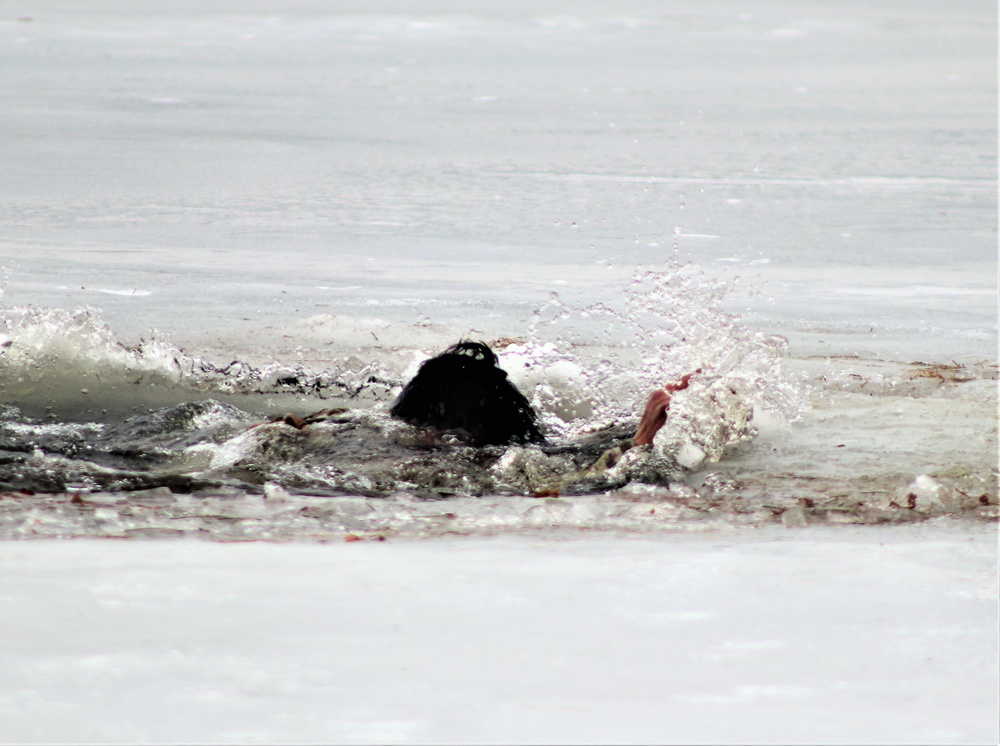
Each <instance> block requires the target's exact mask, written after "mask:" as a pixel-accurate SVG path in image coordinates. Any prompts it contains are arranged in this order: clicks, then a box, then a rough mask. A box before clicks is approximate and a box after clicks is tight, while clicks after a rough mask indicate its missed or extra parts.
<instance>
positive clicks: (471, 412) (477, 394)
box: [389, 341, 544, 446]
mask: <svg viewBox="0 0 1000 746" xmlns="http://www.w3.org/2000/svg"><path fill="white" fill-rule="evenodd" d="M389 411H390V413H391V414H392V416H393V417H396V418H397V419H400V420H403V421H404V422H409V423H410V424H412V425H419V426H421V427H433V428H436V429H438V430H449V431H453V432H456V433H458V434H459V435H461V436H462V437H464V438H466V439H467V440H468V441H469V442H470V443H472V444H473V445H477V446H483V445H506V444H508V443H536V442H539V441H541V440H544V438H543V436H542V433H541V432H540V431H539V429H538V416H537V415H536V414H535V410H534V409H532V408H531V404H530V403H529V402H528V400H527V399H526V398H525V397H524V394H522V393H521V392H520V391H518V390H517V388H516V387H515V386H514V384H512V383H511V382H510V381H509V380H508V379H507V374H506V373H505V372H504V371H503V369H501V368H500V366H499V361H498V360H497V356H496V355H495V354H494V353H493V350H491V349H490V348H489V347H487V346H486V345H485V344H483V343H481V342H469V341H462V342H459V343H458V344H455V345H452V346H451V347H449V348H448V349H447V350H445V351H444V352H442V353H441V354H440V355H438V356H437V357H433V358H431V359H430V360H426V361H424V362H423V363H422V364H421V366H420V370H418V371H417V375H416V376H414V377H413V380H411V381H410V382H409V383H407V384H406V386H404V387H403V390H402V392H400V394H399V396H398V397H397V398H396V401H395V402H394V403H393V405H392V408H391V409H390V410H389Z"/></svg>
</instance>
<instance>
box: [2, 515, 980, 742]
mask: <svg viewBox="0 0 1000 746" xmlns="http://www.w3.org/2000/svg"><path fill="white" fill-rule="evenodd" d="M996 560H997V532H996V528H995V526H984V525H981V524H979V525H975V524H968V523H951V522H949V523H946V524H942V525H937V526H930V525H928V524H920V525H916V526H914V525H909V526H898V527H895V528H893V529H891V530H888V529H882V530H880V531H873V530H872V529H870V528H867V527H839V528H836V529H832V528H808V529H799V530H797V531H795V532H789V531H787V530H784V529H778V528H775V529H765V530H760V531H755V532H747V531H745V530H729V531H715V532H711V533H708V534H701V535H691V534H687V535H685V534H673V535H668V536H660V537H658V538H655V539H648V538H636V537H634V536H633V537H630V536H621V535H619V536H613V535H600V536H592V537H588V538H579V537H577V538H567V537H565V536H549V537H540V538H523V537H499V538H495V539H437V540H433V541H400V542H384V543H379V542H354V543H343V542H335V543H331V544H323V545H318V544H315V543H310V544H290V545H289V544H278V545H276V544H268V543H253V544H248V543H241V544H236V545H233V544H219V543H208V542H191V541H172V542H148V541H140V542H113V543H109V542H106V541H105V542H98V541H93V540H84V541H76V542H7V543H5V544H0V563H2V566H3V573H2V574H0V599H2V603H3V605H4V608H5V611H4V613H3V614H2V615H0V663H2V670H3V674H2V676H0V723H2V724H3V736H2V738H3V740H4V741H10V742H15V743H29V742H45V743H53V742H74V743H80V742H101V743H110V742H128V743H146V742H159V743H178V742H184V743H193V742H197V743H212V742H220V741H221V742H229V743H237V742H238V743H261V742H283V743H305V742H322V743H332V742H352V743H412V742H423V743H451V742H459V743H512V742H528V743H602V744H603V743H621V742H625V743H789V744H800V743H887V744H900V743H927V744H946V743H983V744H985V743H995V742H996V740H997V720H996V713H997V688H996V685H997V673H998V672H997V657H998V647H997V634H998V633H997V572H996Z"/></svg>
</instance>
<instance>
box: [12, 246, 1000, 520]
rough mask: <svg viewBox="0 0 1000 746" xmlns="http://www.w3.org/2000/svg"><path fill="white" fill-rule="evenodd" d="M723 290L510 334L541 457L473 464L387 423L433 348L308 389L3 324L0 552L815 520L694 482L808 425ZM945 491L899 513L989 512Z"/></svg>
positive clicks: (89, 337)
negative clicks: (645, 437) (639, 436)
mask: <svg viewBox="0 0 1000 746" xmlns="http://www.w3.org/2000/svg"><path fill="white" fill-rule="evenodd" d="M730 289H731V287H730V285H729V284H728V283H726V282H723V281H719V280H715V279H711V278H708V277H706V276H705V275H704V274H702V273H700V272H698V271H696V270H694V269H693V268H691V267H686V266H680V265H675V266H672V267H671V268H669V269H668V270H667V271H662V272H654V271H647V272H639V273H637V274H636V275H635V276H634V278H633V280H632V282H631V284H630V286H629V287H628V288H626V289H625V290H624V291H623V293H622V294H621V297H620V298H617V299H614V302H613V303H603V304H592V305H586V306H572V305H570V304H567V303H565V302H564V301H563V300H561V299H560V298H559V297H558V296H555V295H554V296H553V297H552V298H551V300H550V301H549V302H548V303H547V304H545V305H544V306H543V307H542V308H540V309H538V311H537V312H536V313H535V314H534V316H533V318H532V320H531V323H530V325H529V328H528V329H527V330H526V333H525V335H524V336H523V337H519V338H516V339H503V340H495V341H494V346H495V347H496V348H497V350H498V353H499V356H500V359H501V364H502V366H503V367H504V368H505V369H506V370H507V371H508V372H509V374H510V376H511V378H512V380H514V382H515V383H516V384H517V385H518V386H519V387H520V388H521V389H522V390H523V391H525V392H526V393H527V394H528V395H529V398H530V399H531V400H532V404H533V405H534V406H535V407H536V409H537V410H538V412H539V414H540V417H541V420H542V422H543V423H544V426H545V430H546V432H547V436H548V443H547V444H545V445H543V446H540V447H533V446H532V447H507V448H504V447H491V448H479V449H476V448H471V447H469V446H466V445H464V444H463V443H461V442H460V441H458V440H457V439H451V440H449V439H447V438H445V439H444V441H435V442H429V441H428V440H427V438H426V434H425V433H423V432H421V431H420V430H419V429H417V428H413V427H411V426H409V425H406V424H404V423H400V422H397V421H395V420H393V419H391V418H390V417H389V416H388V414H387V407H388V404H389V403H390V402H391V400H392V399H393V398H394V396H395V394H396V393H397V392H398V390H399V388H400V387H401V386H402V384H403V383H404V382H405V380H406V378H407V376H408V375H410V374H412V372H413V371H414V370H415V368H416V366H417V365H418V364H419V362H420V360H421V359H423V357H425V356H426V355H427V354H433V353H435V352H437V351H438V350H425V351H416V353H415V352H414V351H412V350H402V351H401V350H395V349H383V350H378V351H377V354H375V355H374V356H373V359H372V360H370V361H368V362H365V363H361V364H358V362H357V359H358V358H357V356H351V357H350V358H348V359H346V360H345V361H344V362H342V363H340V364H332V365H331V366H330V367H328V368H327V369H325V370H322V371H315V370H311V369H309V368H307V367H306V366H305V365H303V364H301V363H296V364H287V363H283V362H272V363H269V364H267V365H263V366H260V365H257V366H255V365H252V364H250V363H249V362H246V361H242V360H239V359H237V360H232V361H229V362H226V363H224V364H222V363H219V362H216V361H211V360H209V359H207V358H204V357H200V356H192V355H188V354H187V353H185V352H184V351H182V350H181V349H179V348H177V347H175V346H173V345H171V344H169V343H167V342H165V341H163V340H160V339H157V338H156V337H155V336H154V337H152V338H151V339H150V340H144V341H141V342H139V343H137V344H134V345H127V344H124V343H123V342H122V341H121V340H119V339H118V338H117V337H116V335H115V334H114V333H113V332H112V331H111V330H110V329H109V328H108V326H107V325H106V324H105V323H104V322H103V320H102V319H101V315H100V312H99V310H98V309H95V308H84V309H78V310H75V311H65V310H60V309H54V308H26V307H13V308H4V309H3V310H2V325H0V350H2V354H0V389H2V394H3V397H4V401H5V402H6V404H5V405H4V409H3V410H2V412H0V490H3V493H2V499H0V516H2V517H0V534H2V535H134V534H135V533H139V534H142V535H147V534H154V535H160V534H163V535H173V534H175V533H178V532H181V533H184V532H188V531H196V532H197V533H199V534H206V533H207V534H208V535H211V536H217V537H228V538H281V537H286V538H291V537H293V536H303V535H310V536H311V535H315V534H323V533H324V532H326V533H337V532H338V531H339V532H347V533H351V532H354V531H368V532H373V531H374V532H378V531H382V532H385V531H395V532H408V531H419V532H426V531H454V530H459V531H468V530H494V529H495V530H509V529H511V528H530V527H532V526H535V525H541V524H545V525H550V526H551V525H558V526H573V527H578V528H587V527H589V528H624V529H644V528H649V527H661V526H664V525H672V526H677V525H681V524H684V525H687V524H692V525H693V524H699V525H700V524H701V523H702V522H705V521H708V522H712V521H714V520H729V521H735V522H739V523H747V522H749V523H757V522H762V521H764V522H766V521H771V520H783V519H784V520H788V516H794V517H795V520H796V521H798V520H799V518H800V517H801V516H805V515H806V513H807V512H809V511H812V513H815V514H819V513H821V512H822V508H821V509H820V510H813V508H815V505H816V501H815V500H812V503H813V507H812V508H810V505H809V501H810V498H809V497H808V496H805V497H804V498H803V499H805V500H806V502H801V500H798V499H792V498H786V497H782V498H777V497H774V496H773V495H772V497H771V498H768V496H767V494H766V490H765V493H764V494H763V496H762V497H761V498H760V499H759V500H758V501H757V503H753V504H751V503H747V502H746V501H745V500H742V498H741V497H740V495H738V494H734V492H733V490H732V489H730V487H731V481H730V482H728V483H727V482H726V480H724V479H723V480H721V481H720V480H719V479H714V481H713V479H709V478H705V474H706V467H708V466H709V465H711V464H717V463H720V462H724V461H725V460H726V459H727V458H729V457H730V456H731V455H732V454H734V453H739V452H740V451H741V449H746V448H747V447H749V446H750V444H752V443H753V441H754V439H755V437H756V436H757V434H758V431H759V426H760V425H761V424H762V423H764V424H766V425H767V426H768V427H772V428H773V427H775V423H779V424H780V426H785V425H786V424H787V423H789V422H792V421H794V420H795V419H797V418H798V417H799V416H800V415H801V414H802V413H803V411H804V410H805V408H806V397H805V394H804V388H803V384H802V381H801V379H800V377H798V376H793V375H790V374H789V373H788V372H787V371H786V370H785V362H786V361H787V344H786V343H785V342H784V340H783V339H781V338H778V337H770V336H767V335H764V334H761V333H760V332H756V331H753V330H751V329H749V328H747V327H745V326H743V325H741V324H740V322H739V319H737V318H736V317H734V316H732V315H730V314H728V313H726V312H724V311H723V310H722V309H721V307H720V302H721V301H722V299H723V298H724V297H725V294H726V293H727V292H729V291H730ZM451 341H454V340H442V342H443V344H442V346H444V344H446V343H449V342H451ZM407 363H408V367H407ZM693 371H700V372H699V373H698V374H697V375H696V376H695V377H694V378H693V379H692V382H691V386H690V387H689V388H688V389H687V390H685V391H683V392H681V393H678V394H677V395H675V397H674V401H673V403H672V406H671V410H670V416H669V419H668V423H667V425H666V426H665V427H664V428H663V430H662V431H661V432H660V433H659V434H658V436H657V438H656V441H655V443H654V444H653V445H652V446H651V447H640V448H631V449H628V448H624V449H623V448H622V442H623V441H624V440H625V439H626V438H628V437H629V436H630V435H631V434H632V432H634V428H635V425H636V423H637V420H638V415H639V413H640V412H641V409H642V406H643V403H644V401H645V398H646V396H647V395H648V394H649V392H650V391H651V390H653V389H656V388H659V387H661V386H663V385H664V384H665V383H667V382H669V381H673V380H677V379H678V378H680V376H682V375H684V374H686V373H691V372H693ZM317 404H319V405H321V406H324V407H332V409H331V411H330V412H329V414H327V415H326V416H325V417H323V418H320V419H318V420H317V421H316V422H315V423H314V424H311V425H309V426H308V427H307V428H306V429H304V430H299V429H296V428H294V427H291V426H289V425H287V424H284V423H282V422H267V421H266V420H267V419H268V417H267V414H268V413H271V414H273V413H274V412H275V411H278V412H280V411H282V407H285V408H287V410H288V411H292V412H295V413H296V414H298V415H300V416H301V415H304V414H307V411H308V410H304V409H303V407H305V406H312V407H314V408H315V407H316V405H317ZM928 479H930V478H929V477H928ZM937 484H938V483H937V482H934V480H933V479H931V481H930V482H929V483H927V484H923V487H922V488H920V489H917V488H914V489H916V493H919V494H920V495H923V497H920V501H918V500H917V498H916V497H914V498H913V500H912V502H913V505H908V506H907V507H908V508H910V509H911V510H910V515H909V517H926V516H927V515H930V514H952V513H961V512H963V511H965V512H967V511H968V510H979V509H980V508H981V507H982V506H984V505H986V506H991V505H993V504H994V503H995V499H994V498H992V497H990V496H989V494H987V493H984V494H986V496H987V499H986V502H985V503H983V502H982V500H981V499H980V496H979V495H977V494H972V492H969V491H965V492H961V494H963V495H965V497H967V498H968V499H967V500H965V501H964V502H963V501H962V499H961V498H958V502H955V501H952V502H951V503H949V502H948V501H947V500H946V499H944V498H943V497H940V496H939V495H938V492H940V489H939V488H938V487H936V486H935V485H937ZM928 485H930V486H928ZM956 489H958V488H956ZM965 489H966V490H972V489H973V488H972V487H966V488H965ZM921 490H922V491H921ZM772 492H774V490H772ZM987 492H988V491H987ZM916 493H913V494H916ZM949 494H951V493H949ZM883 495H884V491H883V493H880V497H879V500H882V496H883ZM899 499H900V500H902V502H903V503H906V501H907V499H908V498H907V497H905V496H904V497H900V498H899ZM789 500H791V501H789ZM782 501H784V502H782ZM921 501H922V502H921ZM883 502H885V501H884V500H883ZM889 502H894V501H892V500H890V501H889ZM895 504H896V506H897V508H898V507H899V505H898V503H895ZM925 505H926V506H931V507H930V509H928V510H916V508H917V507H925ZM893 510H894V508H893V507H892V505H890V504H888V503H886V504H885V505H883V504H882V503H881V502H877V501H875V500H872V501H870V504H865V503H864V501H862V502H861V503H859V504H858V505H857V506H855V508H854V509H853V511H847V513H849V515H850V516H851V517H852V518H853V519H855V520H858V521H867V520H876V519H878V520H885V519H886V518H885V516H886V515H889V516H895V518H894V519H899V517H900V516H902V515H903V514H901V513H894V512H893ZM790 511H791V512H790ZM880 511H881V512H880ZM887 511H888V512H887ZM841 513H842V514H843V513H844V511H841ZM800 514H801V515H800ZM425 516H432V517H430V518H428V517H425ZM783 516H784V518H783ZM879 516H881V518H880V517H879ZM802 520H803V521H804V520H805V518H804V517H802Z"/></svg>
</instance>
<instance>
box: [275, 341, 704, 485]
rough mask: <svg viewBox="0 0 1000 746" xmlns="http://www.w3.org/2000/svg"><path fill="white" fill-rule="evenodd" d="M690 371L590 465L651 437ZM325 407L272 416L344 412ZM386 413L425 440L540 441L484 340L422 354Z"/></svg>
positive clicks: (292, 420)
mask: <svg viewBox="0 0 1000 746" xmlns="http://www.w3.org/2000/svg"><path fill="white" fill-rule="evenodd" d="M700 372H701V371H695V372H694V373H688V374H687V375H685V376H682V377H681V378H680V379H679V380H678V381H676V382H673V383H668V384H667V385H666V386H664V387H663V388H661V389H657V390H656V391H654V392H653V393H652V394H650V396H649V399H648V400H647V402H646V406H645V409H644V410H643V413H642V419H641V420H640V422H639V427H638V429H637V430H636V432H635V435H634V436H633V437H631V438H628V439H626V440H624V441H620V442H619V443H618V444H617V445H616V446H614V447H613V448H611V449H608V450H607V451H606V452H605V453H604V454H603V455H602V456H601V458H600V459H598V461H597V462H596V463H595V464H594V466H593V467H591V469H590V471H593V470H594V469H595V468H596V469H606V468H610V467H611V466H613V465H614V464H615V463H616V462H617V461H618V460H619V459H620V458H621V455H622V453H624V452H625V451H627V450H628V449H630V448H633V447H635V446H647V445H651V444H652V443H653V439H654V438H655V436H656V433H657V432H659V431H660V429H661V428H662V427H663V425H664V424H665V423H666V421H667V412H668V411H669V409H670V401H671V394H674V393H676V392H678V391H683V390H684V389H686V388H687V387H688V384H689V383H690V381H691V378H692V377H693V376H694V375H696V374H697V373H700ZM345 411H346V410H344V409H324V410H320V411H319V412H316V413H314V414H311V415H308V416H307V417H304V418H300V417H296V416H295V415H292V414H286V415H284V416H283V417H278V418H275V420H272V421H273V422H283V423H285V424H286V425H291V426H292V427H295V428H298V429H300V430H301V429H304V428H305V427H306V426H307V425H310V424H312V423H314V422H320V421H323V420H325V419H328V418H330V417H331V416H336V415H340V414H343V413H344V412H345ZM389 413H390V414H391V415H392V416H393V417H394V418H396V419H399V420H402V421H403V422H407V423H409V424H411V425H415V426H417V427H422V428H426V429H427V439H426V444H428V445H430V444H433V443H435V442H439V438H440V436H441V435H442V434H444V433H450V434H453V435H455V436H457V437H458V439H459V440H461V441H464V442H466V443H468V444H470V445H473V446H476V447H482V446H489V445H518V444H520V445H524V444H529V443H543V442H544V440H545V437H544V436H543V435H542V433H541V431H540V430H539V427H538V415H537V414H536V413H535V410H534V409H533V408H532V406H531V404H530V403H529V402H528V400H527V398H526V397H525V396H524V394H522V393H521V392H520V391H518V389H517V387H516V386H514V384H513V383H511V382H510V380H509V379H508V378H507V373H506V372H505V371H504V370H503V369H502V368H500V366H499V360H498V359H497V356H496V354H495V353H494V352H493V350H491V349H490V348H489V347H488V346H486V345H485V344H483V343H482V342H469V341H462V342H459V343H458V344H455V345H452V346H451V347H449V348H448V349H447V350H445V351H444V352H442V353H441V354H440V355H437V356H436V357H432V358H430V359H429V360H425V361H424V362H423V363H421V365H420V369H419V370H418V371H417V375H416V376H414V377H413V379H412V380H410V382H409V383H407V384H406V385H405V386H404V387H403V390H402V391H401V392H400V394H399V396H398V397H396V401H395V402H394V403H393V405H392V407H391V408H390V410H389Z"/></svg>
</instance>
